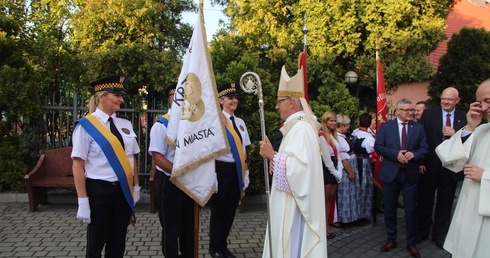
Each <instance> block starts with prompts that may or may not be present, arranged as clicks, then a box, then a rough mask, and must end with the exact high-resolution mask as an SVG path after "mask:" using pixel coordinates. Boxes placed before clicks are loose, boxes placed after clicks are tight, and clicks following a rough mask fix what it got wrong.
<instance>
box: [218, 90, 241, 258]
mask: <svg viewBox="0 0 490 258" xmlns="http://www.w3.org/2000/svg"><path fill="white" fill-rule="evenodd" d="M237 94H238V93H237V91H236V89H235V87H234V85H233V84H225V85H222V86H221V87H220V88H219V89H218V97H224V96H225V97H230V96H237ZM222 112H223V115H224V116H225V117H226V119H227V120H228V122H229V123H230V124H232V122H233V121H232V120H231V117H232V116H233V119H234V122H235V124H236V128H238V131H239V133H240V136H241V141H242V145H243V152H244V153H245V151H246V149H245V148H246V146H248V145H250V137H249V135H248V131H247V126H246V125H245V122H244V121H243V120H242V119H241V118H238V117H236V116H234V115H233V114H228V113H227V112H225V111H224V110H223V111H222ZM235 162H237V161H236V160H235V159H234V158H233V155H232V153H231V152H230V153H228V154H226V155H223V156H220V157H218V158H217V159H216V162H215V163H216V174H217V179H218V192H217V193H216V194H214V195H213V197H212V204H211V222H210V234H209V235H210V236H209V237H210V239H209V252H210V254H211V256H212V257H234V256H233V255H232V254H230V253H229V251H228V249H227V244H228V243H227V238H228V235H229V234H230V230H231V227H232V225H233V221H234V219H235V212H236V209H237V207H238V203H239V201H240V196H241V192H242V190H243V189H240V187H239V183H238V175H237V166H236V164H235ZM238 162H240V161H238Z"/></svg>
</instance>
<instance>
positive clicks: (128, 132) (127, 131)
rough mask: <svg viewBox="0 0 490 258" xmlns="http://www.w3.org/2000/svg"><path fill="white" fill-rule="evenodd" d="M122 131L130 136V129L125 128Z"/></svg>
mask: <svg viewBox="0 0 490 258" xmlns="http://www.w3.org/2000/svg"><path fill="white" fill-rule="evenodd" d="M121 130H122V131H123V133H125V134H130V131H129V129H128V128H123V129H121Z"/></svg>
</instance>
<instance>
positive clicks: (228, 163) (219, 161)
mask: <svg viewBox="0 0 490 258" xmlns="http://www.w3.org/2000/svg"><path fill="white" fill-rule="evenodd" d="M216 163H221V164H227V165H231V164H233V165H234V164H235V162H226V161H221V160H216Z"/></svg>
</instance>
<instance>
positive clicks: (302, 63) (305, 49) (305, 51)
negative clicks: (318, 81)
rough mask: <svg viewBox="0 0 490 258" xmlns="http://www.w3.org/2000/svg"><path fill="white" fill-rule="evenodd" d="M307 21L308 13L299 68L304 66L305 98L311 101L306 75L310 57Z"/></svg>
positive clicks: (304, 25)
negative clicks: (307, 61)
mask: <svg viewBox="0 0 490 258" xmlns="http://www.w3.org/2000/svg"><path fill="white" fill-rule="evenodd" d="M306 22H307V16H306V13H305V15H304V17H303V29H302V31H303V54H302V56H301V58H300V63H299V67H298V69H299V68H301V66H303V80H304V82H303V87H304V90H303V91H304V95H305V99H306V102H307V103H309V102H310V98H309V96H308V77H307V76H306V74H307V71H306V58H307V57H308V26H307V24H306Z"/></svg>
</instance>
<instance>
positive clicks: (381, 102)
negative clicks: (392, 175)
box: [371, 50, 388, 189]
mask: <svg viewBox="0 0 490 258" xmlns="http://www.w3.org/2000/svg"><path fill="white" fill-rule="evenodd" d="M387 115H388V105H387V103H386V88H385V78H384V74H383V65H382V63H381V60H380V58H379V54H378V50H376V131H378V130H379V127H380V126H381V125H382V124H383V123H385V122H386V121H387V118H386V116H387ZM371 159H372V161H373V162H374V171H373V172H374V175H373V179H374V184H375V185H376V186H377V187H378V188H379V189H383V182H381V180H379V171H380V169H381V157H380V156H379V155H378V154H377V153H375V152H374V153H373V154H372V157H371Z"/></svg>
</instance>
